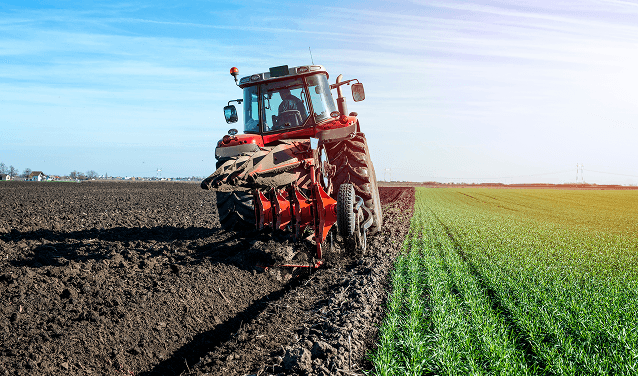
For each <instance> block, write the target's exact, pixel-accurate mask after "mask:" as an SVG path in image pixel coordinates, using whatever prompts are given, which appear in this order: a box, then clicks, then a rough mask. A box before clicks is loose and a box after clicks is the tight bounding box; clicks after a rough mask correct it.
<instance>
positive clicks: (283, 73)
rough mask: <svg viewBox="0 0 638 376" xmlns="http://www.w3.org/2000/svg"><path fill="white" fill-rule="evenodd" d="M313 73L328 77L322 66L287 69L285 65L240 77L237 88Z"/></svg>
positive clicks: (302, 66)
mask: <svg viewBox="0 0 638 376" xmlns="http://www.w3.org/2000/svg"><path fill="white" fill-rule="evenodd" d="M315 73H325V74H326V76H328V72H327V71H326V69H325V68H324V67H323V66H322V65H301V66H298V67H292V68H288V66H287V65H281V66H278V67H272V68H270V70H269V71H268V72H264V73H256V74H253V75H251V76H246V77H242V79H241V80H239V87H240V88H242V89H243V88H245V87H247V86H253V85H256V84H260V83H264V82H269V81H275V80H280V79H283V78H292V77H301V76H307V75H309V74H315Z"/></svg>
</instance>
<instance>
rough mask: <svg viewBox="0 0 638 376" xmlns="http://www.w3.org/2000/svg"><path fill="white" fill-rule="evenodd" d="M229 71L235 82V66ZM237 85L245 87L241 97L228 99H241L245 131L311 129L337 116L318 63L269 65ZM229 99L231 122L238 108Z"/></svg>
mask: <svg viewBox="0 0 638 376" xmlns="http://www.w3.org/2000/svg"><path fill="white" fill-rule="evenodd" d="M231 74H232V75H233V76H234V77H235V81H237V75H238V70H237V68H233V69H231ZM343 83H346V82H343ZM343 83H342V84H343ZM355 85H357V84H355ZM358 85H360V84H358ZM238 86H239V87H240V88H242V89H243V90H244V98H243V99H237V100H235V101H230V102H238V103H242V102H243V105H244V108H243V110H244V112H243V114H244V133H252V134H261V135H264V134H270V133H281V132H289V131H293V130H300V129H304V128H312V127H315V126H316V125H318V124H321V123H323V122H326V121H330V120H334V118H338V117H339V116H340V113H339V111H337V108H336V106H335V101H334V99H333V97H332V94H331V92H330V89H331V85H330V84H329V83H328V72H327V71H326V70H325V68H324V67H323V66H321V65H306V66H299V67H293V68H288V66H287V65H283V66H279V67H274V68H270V71H269V72H264V73H259V74H253V75H251V76H246V77H243V78H242V79H241V80H239V83H238ZM333 86H335V85H333ZM362 89H363V88H362V87H361V90H362ZM353 93H354V87H353ZM230 102H229V103H228V106H226V107H224V115H225V117H226V122H227V123H234V122H237V121H238V116H237V109H236V108H235V106H234V105H231V104H230Z"/></svg>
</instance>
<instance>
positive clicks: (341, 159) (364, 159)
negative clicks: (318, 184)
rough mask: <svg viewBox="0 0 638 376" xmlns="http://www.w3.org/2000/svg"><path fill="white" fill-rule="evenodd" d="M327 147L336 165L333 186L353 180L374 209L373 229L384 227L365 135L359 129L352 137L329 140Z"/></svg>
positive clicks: (371, 228) (329, 158)
mask: <svg viewBox="0 0 638 376" xmlns="http://www.w3.org/2000/svg"><path fill="white" fill-rule="evenodd" d="M325 148H326V154H327V156H328V162H329V163H330V164H331V165H333V166H335V173H334V176H333V177H332V186H333V187H334V188H335V189H339V187H341V185H342V184H348V183H350V184H352V185H353V186H354V190H355V193H356V195H358V196H360V197H361V198H363V201H364V204H365V206H366V207H367V208H368V209H370V211H371V212H372V217H373V222H372V226H371V227H370V229H369V231H370V232H371V233H375V232H378V231H381V227H382V225H383V222H382V221H383V220H382V218H383V217H382V213H381V199H380V198H379V189H378V188H377V177H376V174H375V172H374V166H373V165H372V160H371V159H370V151H369V150H368V143H367V142H366V138H365V135H364V134H363V133H357V134H356V136H355V137H354V138H352V139H348V140H343V141H337V142H334V143H327V144H325ZM339 226H341V224H339Z"/></svg>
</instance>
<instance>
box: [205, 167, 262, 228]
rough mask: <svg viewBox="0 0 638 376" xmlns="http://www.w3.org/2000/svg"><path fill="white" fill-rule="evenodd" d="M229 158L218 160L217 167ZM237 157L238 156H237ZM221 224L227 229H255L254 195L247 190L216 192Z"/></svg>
mask: <svg viewBox="0 0 638 376" xmlns="http://www.w3.org/2000/svg"><path fill="white" fill-rule="evenodd" d="M229 159H234V158H221V159H219V160H218V161H217V166H216V167H217V168H219V167H221V166H222V165H223V164H224V163H226V162H227V161H228V160H229ZM235 159H236V158H235ZM215 196H216V199H217V213H218V215H219V224H220V225H221V227H222V229H224V230H227V231H250V230H254V229H255V205H254V203H253V195H252V194H250V193H249V192H245V191H230V192H219V191H217V192H215Z"/></svg>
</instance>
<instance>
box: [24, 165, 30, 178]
mask: <svg viewBox="0 0 638 376" xmlns="http://www.w3.org/2000/svg"><path fill="white" fill-rule="evenodd" d="M29 175H31V169H30V168H29V167H27V168H25V169H24V171H23V172H22V177H23V178H25V179H26V178H28V177H29Z"/></svg>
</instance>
